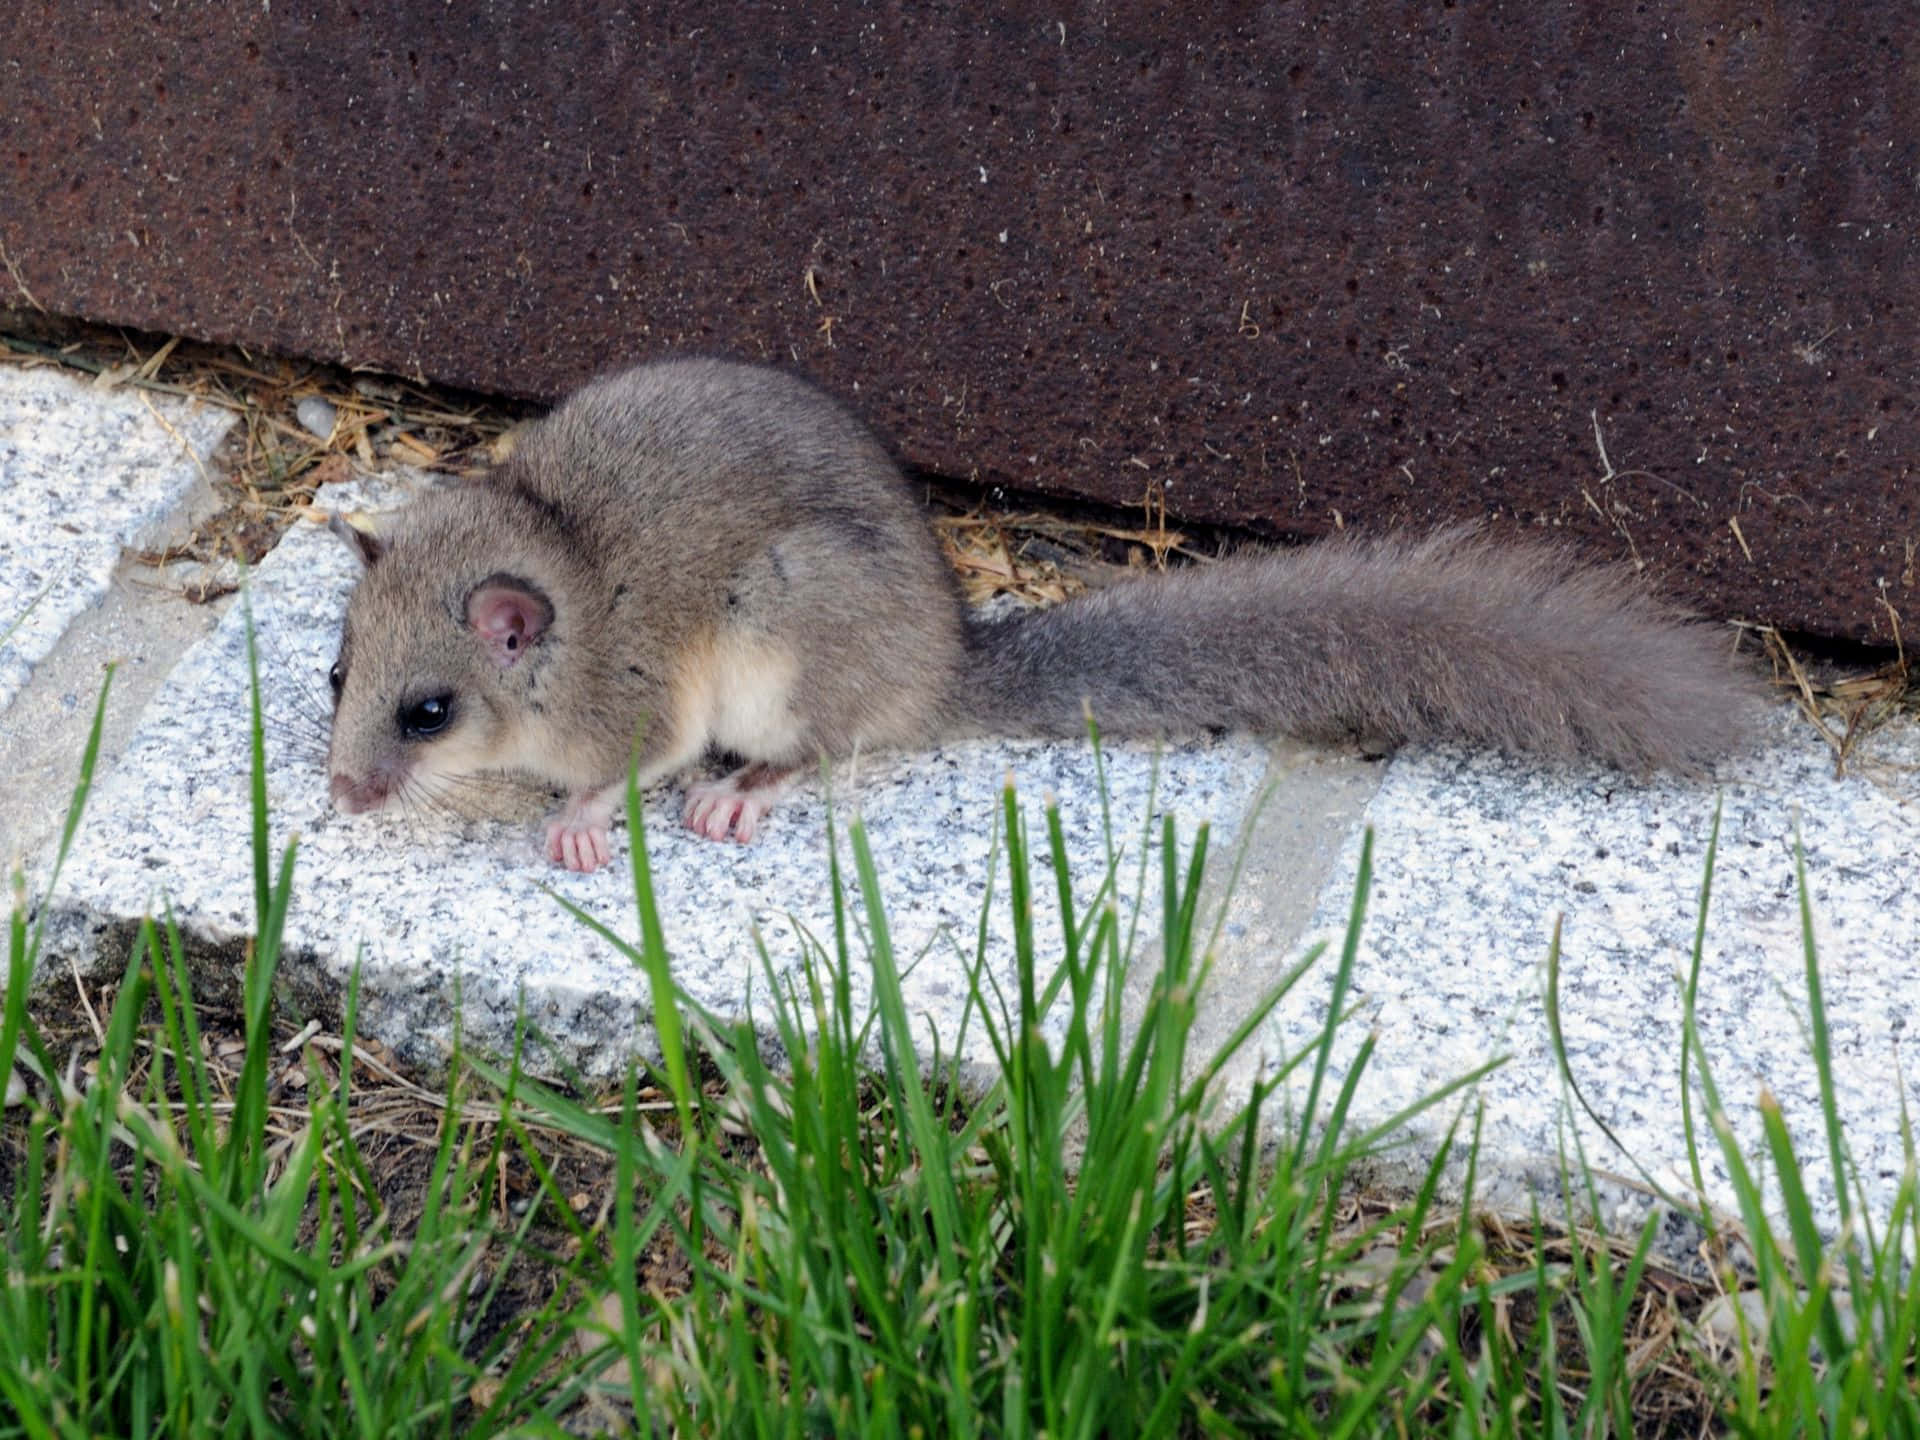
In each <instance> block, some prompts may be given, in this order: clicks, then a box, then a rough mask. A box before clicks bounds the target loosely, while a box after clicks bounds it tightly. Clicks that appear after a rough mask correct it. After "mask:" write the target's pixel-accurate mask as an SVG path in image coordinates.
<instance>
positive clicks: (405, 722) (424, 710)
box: [400, 695, 453, 740]
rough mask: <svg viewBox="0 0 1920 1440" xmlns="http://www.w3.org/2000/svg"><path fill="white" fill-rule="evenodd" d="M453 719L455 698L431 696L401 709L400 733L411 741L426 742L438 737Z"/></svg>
mask: <svg viewBox="0 0 1920 1440" xmlns="http://www.w3.org/2000/svg"><path fill="white" fill-rule="evenodd" d="M452 719H453V697H452V696H451V695H430V696H428V697H427V698H426V699H425V700H416V701H415V702H414V703H413V704H411V705H406V706H403V707H401V710H400V733H401V734H402V735H404V736H406V737H407V739H409V740H424V739H425V738H426V737H427V736H429V735H438V734H439V733H440V732H441V731H442V730H444V729H446V728H447V722H448V721H450V720H452Z"/></svg>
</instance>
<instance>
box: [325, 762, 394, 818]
mask: <svg viewBox="0 0 1920 1440" xmlns="http://www.w3.org/2000/svg"><path fill="white" fill-rule="evenodd" d="M329 788H330V789H331V790H332V791H333V803H334V804H335V805H337V806H339V807H340V809H342V810H344V811H346V813H347V814H349V815H358V814H360V813H361V812H362V811H364V810H378V809H379V808H380V807H381V806H382V805H384V804H386V803H387V796H388V795H389V794H390V793H392V790H393V782H392V781H391V780H390V779H389V778H388V777H387V776H386V775H383V774H381V773H380V772H378V771H376V772H375V773H373V774H372V775H369V776H368V777H367V778H366V779H364V780H355V779H354V778H353V777H352V776H351V775H342V774H340V773H339V772H338V771H336V772H334V775H333V779H332V781H331V784H330V786H329Z"/></svg>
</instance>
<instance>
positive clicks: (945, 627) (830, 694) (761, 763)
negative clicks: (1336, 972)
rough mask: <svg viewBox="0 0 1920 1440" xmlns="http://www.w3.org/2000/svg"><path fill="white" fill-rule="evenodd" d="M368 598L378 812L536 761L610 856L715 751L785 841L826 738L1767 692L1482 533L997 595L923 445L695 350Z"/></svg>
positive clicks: (1700, 637)
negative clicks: (948, 541) (619, 839)
mask: <svg viewBox="0 0 1920 1440" xmlns="http://www.w3.org/2000/svg"><path fill="white" fill-rule="evenodd" d="M334 528H335V529H336V530H337V531H339V532H340V533H341V534H342V535H343V536H345V537H346V538H347V539H348V540H349V541H350V542H351V543H352V545H353V547H354V549H355V550H356V552H357V553H358V554H359V556H360V558H361V560H362V561H363V563H364V565H365V573H364V575H363V576H362V578H361V580H360V583H359V585H358V587H357V588H356V589H355V591H354V593H353V598H352V600H351V602H350V603H349V605H348V608H347V615H346V621H345V624H344V627H343V630H342V634H341V638H340V652H339V659H338V660H337V661H336V662H335V664H334V666H333V670H332V674H331V677H330V678H331V683H332V687H333V695H334V715H333V729H332V738H331V742H330V744H329V749H328V769H329V773H330V774H331V777H332V792H333V798H334V800H335V802H336V803H337V804H338V805H339V807H340V808H341V809H343V810H347V811H361V810H369V809H374V808H376V807H378V806H380V805H382V804H384V803H386V802H387V801H389V800H392V799H396V798H409V797H412V798H426V797H430V796H432V795H434V794H435V793H437V792H442V791H445V790H447V789H448V788H450V787H451V785H452V784H454V783H456V782H458V781H459V780H461V779H463V778H465V777H471V776H474V775H478V774H490V773H496V772H518V773H520V774H523V775H526V776H530V777H533V778H535V779H538V780H541V781H544V782H547V783H549V784H552V785H555V786H558V787H560V788H562V789H564V790H565V791H566V793H567V795H568V796H569V798H568V800H567V803H566V805H565V807H564V809H563V810H562V811H561V812H560V813H559V814H558V815H557V816H555V817H554V818H553V820H552V821H551V822H550V823H549V825H548V829H547V850H548V854H549V855H550V856H551V858H552V859H554V860H555V861H558V862H560V863H562V864H564V865H566V866H568V867H569V868H571V869H575V870H592V869H595V868H597V867H598V866H601V865H604V864H605V863H606V862H607V859H608V855H609V850H608V828H609V825H610V823H611V821H612V818H613V815H614V812H615V809H616V807H617V805H618V804H619V801H620V799H621V798H622V797H623V796H624V794H625V784H626V775H627V766H628V760H629V755H630V753H631V749H632V745H633V743H634V737H635V734H636V733H638V734H639V735H640V765H639V774H640V783H641V785H642V786H646V785H648V784H651V783H652V782H654V781H656V780H659V779H660V778H662V777H664V776H666V775H669V774H671V773H673V772H675V771H678V770H680V769H682V768H684V767H686V766H688V765H690V764H692V763H693V762H695V761H698V760H699V759H700V758H701V757H702V755H704V754H706V753H707V752H709V751H716V752H721V753H726V754H731V755H733V756H735V757H737V759H738V760H739V761H740V765H739V768H737V769H735V770H734V771H733V772H732V773H731V774H729V775H727V776H726V777H725V778H723V779H718V780H704V781H701V782H699V783H697V784H694V785H692V786H691V787H690V788H689V790H688V792H687V801H686V811H685V819H686V823H687V825H688V826H689V827H690V828H692V829H694V830H696V831H698V832H699V833H701V834H703V835H706V836H709V837H711V838H713V839H716V840H718V839H724V838H727V837H729V836H731V837H732V838H733V839H735V840H740V841H745V840H750V839H751V838H752V837H753V834H754V832H755V830H756V829H757V828H758V827H759V825H760V822H761V820H762V818H763V817H764V816H765V814H766V812H767V810H768V808H769V807H770V806H771V805H772V804H773V802H774V800H775V799H776V798H777V797H778V794H779V792H780V789H781V786H782V783H783V781H784V780H785V779H786V777H787V776H789V775H790V774H792V773H793V772H794V771H795V770H797V769H799V768H801V767H804V766H809V765H814V764H816V763H817V762H818V761H819V759H820V758H821V757H823V756H827V757H845V756H848V755H851V754H853V753H854V752H855V751H856V750H859V749H871V748H874V747H896V748H897V747H906V746H919V745H925V744H928V743H930V742H932V741H935V740H939V739H943V738H949V737H954V736H962V735H979V734H990V735H1008V736H1012V735H1026V736H1063V737H1070V736H1076V735H1081V734H1084V733H1085V719H1084V714H1085V711H1084V709H1083V706H1091V709H1092V714H1093V716H1094V717H1095V719H1096V720H1097V721H1098V722H1099V725H1100V727H1101V729H1102V731H1103V732H1104V733H1105V734H1108V735H1120V736H1143V735H1172V734H1180V733H1183V732H1185V733H1194V732H1198V731H1201V730H1207V729H1221V728H1231V729H1246V730H1255V731H1270V732H1282V733H1285V734H1289V735H1293V736H1295V737H1298V738H1301V739H1306V740H1329V741H1336V740H1359V741H1361V742H1363V743H1366V744H1368V745H1371V746H1375V747H1388V746H1392V745H1396V744H1399V743H1401V742H1404V741H1408V740H1416V739H1422V738H1440V737H1449V738H1454V739H1460V740H1466V741H1470V742H1475V743H1479V744H1484V745H1488V746H1494V747H1499V748H1502V749H1507V750H1514V751H1528V752H1533V753H1536V754H1542V755H1545V756H1548V757H1575V756H1589V757H1593V758H1596V759H1599V760H1602V761H1605V762H1608V763H1610V764H1612V765H1615V766H1618V767H1620V768H1622V769H1625V770H1629V771H1635V772H1645V771H1649V770H1653V769H1678V770H1683V771H1691V770H1696V769H1698V768H1699V767H1700V766H1701V765H1702V764H1703V763H1704V762H1705V761H1707V760H1708V759H1710V758H1711V757H1713V756H1715V755H1717V754H1719V753H1721V752H1723V751H1725V750H1727V749H1728V748H1730V747H1731V746H1732V745H1733V744H1734V743H1736V741H1737V740H1738V739H1739V737H1740V735H1741V732H1742V729H1743V727H1744V722H1745V721H1746V719H1747V718H1748V717H1749V716H1750V714H1751V711H1752V705H1751V701H1752V698H1753V696H1754V692H1755V683H1754V681H1753V679H1752V677H1751V676H1749V675H1748V674H1747V673H1746V672H1744V671H1743V670H1742V669H1741V668H1740V667H1739V666H1738V665H1737V664H1736V663H1735V662H1734V661H1733V660H1732V658H1731V656H1730V653H1729V646H1728V643H1727V640H1726V638H1725V635H1724V632H1723V631H1720V630H1718V629H1715V628H1713V627H1709V626H1706V625H1703V624H1699V623H1696V622H1692V621H1689V620H1685V619H1682V618H1680V617H1677V616H1675V615H1673V614H1672V613H1670V612H1668V611H1667V610H1665V609H1664V608H1663V607H1662V606H1661V605H1660V604H1658V603H1657V602H1656V601H1655V600H1653V599H1652V598H1650V597H1649V596H1648V595H1647V594H1646V593H1645V592H1644V591H1643V590H1641V589H1640V588H1639V587H1638V586H1637V585H1636V584H1635V583H1634V582H1633V581H1632V579H1631V578H1630V577H1628V576H1626V575H1624V574H1623V573H1622V572H1620V571H1619V570H1617V569H1612V568H1592V567H1587V566H1581V565H1578V564H1576V563H1574V562H1573V561H1571V560H1570V559H1569V558H1568V557H1567V556H1566V555H1565V554H1564V552H1562V551H1561V550H1559V549H1555V548H1550V547H1543V546H1538V545H1509V544H1505V543H1498V544H1496V543H1495V542H1492V541H1490V540H1487V539H1484V538H1480V537H1477V536H1475V535H1473V534H1472V533H1470V532H1467V531H1463V530H1452V531H1444V532H1441V533H1440V534H1438V535H1434V536H1431V537H1428V538H1426V539H1421V540H1412V541H1409V540H1405V539H1394V538H1389V539H1384V540H1375V541H1355V540H1347V539H1339V540H1332V541H1325V542H1322V543H1320V544H1316V545H1311V546H1307V547H1304V548H1302V549H1298V550H1288V551H1274V552H1261V553H1254V554H1250V555H1244V556H1240V557H1237V558H1232V559H1228V560H1224V561H1221V562H1218V563H1216V564H1212V565H1207V566H1204V567H1202V566H1195V567H1190V568H1187V569H1183V570H1181V571H1179V572H1177V573H1173V574H1167V575H1156V576H1148V577H1141V578H1137V579H1128V580H1124V581H1121V582H1119V583H1116V584H1114V585H1111V586H1109V587H1107V588H1104V589H1100V590H1096V591H1094V592H1093V593H1091V594H1087V595H1083V596H1081V597H1079V598H1077V599H1074V600H1071V601H1068V602H1067V603H1066V604H1064V605H1060V606H1058V607H1056V608H1053V609H1049V610H1043V611H1035V612H1031V613H1026V614H1020V615H1016V616H1014V617H1013V618H1010V619H1003V620H990V621H989V620H979V619H976V618H974V617H973V616H972V615H971V614H970V613H969V611H968V608H967V606H966V605H965V603H964V602H963V601H962V599H961V597H960V593H959V590H958V588H957V586H956V584H955V581H954V578H953V575H952V573H951V571H950V570H949V568H948V566H947V564H946V562H945V561H944V560H943V559H942V557H941V554H940V551H939V549H938V547H937V545H936V543H935V541H934V538H933V535H932V533H931V530H930V528H929V526H928V525H927V522H926V519H925V517H924V515H923V514H922V512H921V509H920V506H919V505H918V503H917V502H916V501H915V499H914V498H913V496H912V494H911V492H910V490H909V487H908V485H907V483H906V482H905V480H904V478H903V476H902V475H901V472H900V470H899V468H898V467H897V466H896V465H895V463H894V462H893V460H892V459H891V458H890V457H889V456H888V454H887V452H886V450H885V449H884V448H882V446H881V445H880V443H879V442H878V441H877V440H876V439H875V438H874V436H873V435H872V434H871V433H870V432H869V431H868V430H867V429H866V427H865V426H863V425H862V424H860V422H859V421H857V420H856V419H854V417H853V416H852V415H851V414H849V413H848V412H847V411H846V410H845V409H843V408H842V407H841V406H840V405H839V404H837V403H836V402H835V401H833V400H832V399H830V398H828V397H827V396H826V395H824V394H823V393H821V392H820V391H819V390H816V389H815V388H814V387H813V386H811V385H809V384H806V383H805V382H803V381H801V380H798V379H796V378H794V377H793V376H792V375H789V374H786V373H783V372H781V371H778V370H773V369H767V368H762V367H758V366H751V365H742V364H733V363H728V362H724V361H717V360H672V361H664V362H659V363H655V364H649V365H642V366H640V367H638V368H636V369H632V370H628V371H625V372H624V373H620V374H615V375H612V376H609V377H607V378H604V379H600V380H596V381H594V382H593V383H591V384H589V385H587V386H586V387H585V388H584V389H582V390H580V391H578V392H577V393H575V394H574V395H572V396H571V397H570V398H568V399H567V400H566V401H564V402H563V403H562V404H561V405H560V406H559V407H558V408H557V409H555V410H554V411H553V412H552V414H550V415H548V416H547V417H546V418H545V419H543V420H540V421H538V422H536V423H534V424H533V425H532V426H530V427H529V428H528V431H527V433H526V434H525V435H524V437H523V439H522V440H521V442H520V444H519V445H518V446H517V447H516V449H515V451H514V452H513V454H512V455H511V457H510V458H509V459H508V460H507V461H506V462H505V463H504V464H503V465H502V466H501V467H499V468H498V469H496V470H495V471H494V472H493V473H492V474H491V475H489V476H488V477H487V478H486V479H484V480H482V481H478V482H471V483H467V484H463V485H458V486H452V487H449V488H446V489H443V490H439V491H435V492H433V493H430V494H428V495H426V496H424V497H423V498H421V499H419V500H417V501H415V502H414V503H413V504H411V505H409V506H408V507H407V508H405V509H404V510H402V511H401V512H400V513H399V515H398V516H396V517H395V518H394V519H393V520H392V522H391V523H390V524H387V525H383V526H382V527H381V533H380V534H378V535H377V536H374V535H368V534H365V533H363V532H361V531H359V530H356V529H354V528H353V527H351V526H349V525H347V524H346V523H345V522H344V521H342V520H340V519H338V517H336V519H335V522H334Z"/></svg>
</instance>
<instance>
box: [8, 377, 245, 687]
mask: <svg viewBox="0 0 1920 1440" xmlns="http://www.w3.org/2000/svg"><path fill="white" fill-rule="evenodd" d="M232 423H233V416H232V415H231V414H230V413H229V412H227V411H225V410H221V409H217V408H215V407H213V406H210V405H202V404H199V403H197V402H194V401H191V400H185V399H181V398H180V397H177V396H172V395H164V394H156V393H154V392H152V391H148V390H141V389H134V388H131V387H120V388H117V389H101V388H99V387H98V386H96V385H93V384H91V383H88V382H85V381H81V380H77V379H75V378H74V377H73V376H72V375H70V374H68V373H66V372H64V371H59V370H54V369H30V368H24V367H21V366H15V365H0V633H5V632H6V630H7V628H8V627H9V626H11V627H13V629H12V633H11V634H9V635H7V637H6V639H5V640H4V641H0V711H4V709H5V708H6V707H7V706H9V705H11V704H12V703H13V700H14V698H15V697H16V696H17V695H18V694H19V693H20V689H21V687H22V686H23V685H25V684H26V683H27V680H28V677H29V676H30V675H31V674H32V672H33V667H34V666H35V665H36V664H38V663H39V662H40V661H41V660H43V659H44V658H45V657H46V656H47V654H48V653H49V652H50V651H51V650H52V649H53V647H54V645H55V644H56V643H57V642H58V641H59V639H60V637H61V636H62V635H63V634H64V633H65V632H66V630H67V628H68V626H70V625H71V624H72V623H73V622H74V621H75V620H76V619H77V618H78V617H80V616H81V615H83V614H84V613H85V612H86V611H87V610H89V609H90V608H92V607H94V606H97V605H98V604H99V603H100V601H101V599H102V597H103V596H104V595H105V594H106V592H107V589H108V586H109V585H110V584H111V582H112V578H113V573H114V567H115V566H116V564H118V562H119V559H120V552H121V550H122V549H123V548H124V547H128V546H140V545H145V544H149V543H151V542H152V541H153V540H154V539H156V538H157V537H158V536H159V535H160V534H161V533H162V532H163V531H164V530H165V529H166V528H167V525H168V522H169V521H170V520H172V519H173V518H174V517H175V516H176V515H177V514H178V512H179V511H180V509H181V507H182V506H183V504H185V503H186V501H187V499H188V497H189V496H190V494H191V493H192V492H193V491H194V489H195V487H196V486H198V485H199V484H201V482H202V477H203V475H204V465H205V462H206V459H207V457H208V455H210V454H211V453H212V451H213V447H214V446H215V445H216V444H218V443H219V441H220V438H221V436H223V435H224V434H225V433H226V431H227V429H228V427H229V426H230V425H232Z"/></svg>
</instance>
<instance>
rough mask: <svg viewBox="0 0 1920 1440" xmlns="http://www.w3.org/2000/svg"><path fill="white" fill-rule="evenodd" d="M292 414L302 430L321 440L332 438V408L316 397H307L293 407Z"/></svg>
mask: <svg viewBox="0 0 1920 1440" xmlns="http://www.w3.org/2000/svg"><path fill="white" fill-rule="evenodd" d="M293 413H294V416H295V418H297V419H298V420H299V421H300V424H301V427H302V428H303V429H305V430H307V431H309V432H310V433H312V434H314V435H317V436H319V437H320V438H321V439H322V440H331V439H332V438H333V422H334V419H335V412H334V408H333V406H332V405H331V404H329V403H328V402H327V401H325V400H323V399H321V398H320V397H319V396H318V395H309V396H307V397H306V399H304V400H302V401H301V402H300V403H299V404H298V405H296V406H294V407H293Z"/></svg>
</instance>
